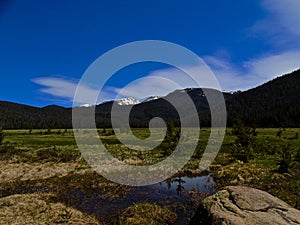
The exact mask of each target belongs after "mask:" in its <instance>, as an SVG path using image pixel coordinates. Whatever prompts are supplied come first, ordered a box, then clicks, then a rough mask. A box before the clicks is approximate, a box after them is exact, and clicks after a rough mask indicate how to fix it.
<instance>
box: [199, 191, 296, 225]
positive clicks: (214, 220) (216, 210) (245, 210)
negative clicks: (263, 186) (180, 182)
mask: <svg viewBox="0 0 300 225" xmlns="http://www.w3.org/2000/svg"><path fill="white" fill-rule="evenodd" d="M287 191H288V190H287ZM200 214H201V217H202V224H215V225H226V224H228V225H229V224H230V225H259V224H263V225H268V224H269V225H287V224H293V225H294V224H300V211H298V210H296V209H294V208H292V207H291V206H290V205H288V204H287V203H285V202H284V201H282V200H280V199H278V198H276V197H274V196H272V195H270V194H269V193H267V192H265V191H261V190H258V189H254V188H248V187H241V186H229V187H225V188H223V190H221V191H219V192H217V193H216V194H214V195H212V196H210V197H207V198H206V199H204V201H203V203H202V209H201V213H200ZM200 224H201V222H200Z"/></svg>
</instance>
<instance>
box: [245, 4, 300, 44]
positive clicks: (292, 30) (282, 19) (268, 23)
mask: <svg viewBox="0 0 300 225" xmlns="http://www.w3.org/2000/svg"><path fill="white" fill-rule="evenodd" d="M262 7H263V8H264V9H265V10H266V12H267V13H268V14H267V16H266V17H265V18H264V19H262V20H259V21H257V22H256V23H255V24H254V25H253V26H252V27H251V29H250V32H251V33H252V34H255V35H258V36H259V37H260V38H264V39H265V40H266V41H267V42H268V43H270V44H271V45H274V46H276V47H277V48H283V49H285V50H286V48H295V46H297V47H300V39H299V38H300V13H299V11H300V1H299V0H284V1H282V0H262Z"/></svg>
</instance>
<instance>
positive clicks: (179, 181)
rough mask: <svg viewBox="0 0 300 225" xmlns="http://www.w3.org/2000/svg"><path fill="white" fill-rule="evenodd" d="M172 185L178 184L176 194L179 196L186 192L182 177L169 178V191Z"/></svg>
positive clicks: (167, 182)
mask: <svg viewBox="0 0 300 225" xmlns="http://www.w3.org/2000/svg"><path fill="white" fill-rule="evenodd" d="M172 183H177V186H176V192H177V194H178V195H181V194H182V192H183V191H184V185H183V184H184V183H185V181H184V180H183V179H182V178H181V177H175V178H169V179H167V180H166V184H167V186H168V189H170V188H171V186H172Z"/></svg>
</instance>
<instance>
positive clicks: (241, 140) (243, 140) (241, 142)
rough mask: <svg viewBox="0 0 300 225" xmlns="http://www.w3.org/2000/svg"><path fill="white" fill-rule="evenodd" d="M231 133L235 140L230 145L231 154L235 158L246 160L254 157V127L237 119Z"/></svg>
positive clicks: (255, 134)
mask: <svg viewBox="0 0 300 225" xmlns="http://www.w3.org/2000/svg"><path fill="white" fill-rule="evenodd" d="M232 134H233V135H235V136H236V140H235V142H234V144H233V146H232V155H233V157H234V158H235V159H237V160H241V161H243V162H248V161H249V160H251V159H253V157H254V149H255V145H256V136H257V132H256V130H255V128H253V127H248V126H245V124H244V123H243V122H241V121H237V122H236V123H235V125H234V127H233V130H232Z"/></svg>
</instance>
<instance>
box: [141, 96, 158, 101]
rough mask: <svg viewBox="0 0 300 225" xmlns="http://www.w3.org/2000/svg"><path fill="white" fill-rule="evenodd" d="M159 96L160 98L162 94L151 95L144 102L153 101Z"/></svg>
mask: <svg viewBox="0 0 300 225" xmlns="http://www.w3.org/2000/svg"><path fill="white" fill-rule="evenodd" d="M159 98H160V96H150V97H148V98H146V99H144V100H143V102H150V101H153V100H156V99H159Z"/></svg>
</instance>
